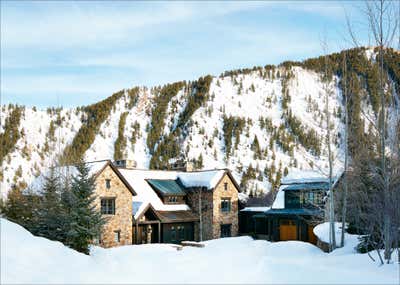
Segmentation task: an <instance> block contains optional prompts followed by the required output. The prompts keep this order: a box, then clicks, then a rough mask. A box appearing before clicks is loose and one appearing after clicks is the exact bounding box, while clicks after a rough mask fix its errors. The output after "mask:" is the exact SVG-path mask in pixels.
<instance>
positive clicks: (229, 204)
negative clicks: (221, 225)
mask: <svg viewBox="0 0 400 285" xmlns="http://www.w3.org/2000/svg"><path fill="white" fill-rule="evenodd" d="M224 203H226V205H227V208H225V207H223V205H224ZM220 206H221V212H223V213H229V212H231V210H232V201H231V198H221V204H220Z"/></svg>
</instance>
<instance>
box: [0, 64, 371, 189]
mask: <svg viewBox="0 0 400 285" xmlns="http://www.w3.org/2000/svg"><path fill="white" fill-rule="evenodd" d="M267 73H268V75H266V74H267ZM272 73H273V74H272ZM286 73H291V74H292V76H291V77H290V79H288V80H286V79H284V78H285V74H286ZM320 78H321V74H317V73H315V72H314V71H310V70H306V69H304V68H302V67H291V68H285V67H283V66H278V67H276V68H275V69H274V71H271V70H267V69H265V68H263V69H262V70H261V72H260V70H255V71H252V72H248V73H239V74H236V75H226V76H223V75H220V76H217V77H213V79H212V82H211V85H210V89H209V92H208V94H209V100H208V101H207V102H205V104H204V105H202V106H201V107H200V108H198V109H197V110H196V111H195V112H194V113H193V115H192V116H191V118H190V122H191V123H190V124H188V125H186V126H185V131H186V132H187V133H186V135H185V136H182V137H181V138H180V144H181V154H183V155H186V154H187V156H186V157H187V159H198V158H199V157H200V155H201V156H202V159H203V169H214V168H225V167H227V168H229V169H231V170H232V172H233V174H234V175H235V177H237V178H238V180H239V182H240V180H241V178H242V175H243V174H244V173H245V172H246V170H247V169H248V167H249V166H250V165H251V166H252V167H253V168H255V169H256V170H257V171H258V172H257V176H258V179H254V180H250V181H249V183H248V185H247V188H246V189H245V191H247V192H249V191H250V190H253V191H256V192H268V191H269V190H270V187H271V182H272V181H270V178H269V177H268V175H267V173H264V172H263V171H264V169H271V168H275V169H276V171H277V170H278V169H279V167H280V166H281V169H280V170H281V171H282V172H283V171H284V169H285V168H287V170H288V171H289V172H290V171H291V170H295V169H299V170H309V169H326V168H327V165H328V164H327V151H326V149H327V148H326V146H325V145H324V143H322V151H321V155H320V156H315V155H313V154H312V152H310V151H309V150H308V149H307V148H305V147H304V146H303V145H302V144H301V143H299V142H298V141H295V147H294V149H293V153H292V154H290V153H289V152H288V151H286V152H285V151H284V150H283V149H282V147H280V146H279V145H278V144H277V143H276V141H274V140H273V139H272V137H271V133H269V132H267V131H266V130H265V129H262V128H261V125H260V118H262V119H267V120H270V121H271V123H272V127H273V128H274V129H275V130H277V129H278V128H279V127H280V126H284V127H286V125H285V118H284V110H283V108H282V98H283V95H282V91H283V85H285V84H286V86H287V92H288V94H289V95H290V97H291V100H290V102H289V104H288V109H289V110H290V111H291V113H292V114H293V116H294V117H295V118H297V119H298V120H300V121H301V123H302V125H303V126H304V128H305V129H307V130H314V131H315V132H316V133H317V134H318V136H319V138H320V141H321V142H323V136H324V135H325V133H326V126H325V119H324V116H323V110H324V106H325V104H324V100H325V94H326V92H325V91H324V86H323V83H322V82H321V79H320ZM285 80H286V81H285ZM329 88H330V90H331V91H332V92H331V93H330V96H329V108H330V111H331V112H332V114H333V113H337V112H338V110H339V107H341V109H342V110H343V105H342V97H341V92H340V90H339V88H338V78H333V79H332V81H331V82H330V84H329ZM190 92H191V91H189V92H188V91H187V90H185V88H182V90H180V91H179V92H178V93H177V95H176V96H174V97H173V98H172V99H171V100H170V102H169V103H168V107H167V110H166V114H165V118H164V123H165V124H164V128H163V133H162V136H163V137H166V136H167V135H168V134H170V133H171V132H172V131H173V130H175V128H176V124H177V121H178V118H179V115H180V114H181V113H182V111H183V110H184V109H185V107H186V105H187V103H188V98H189V96H191V93H190ZM155 96H156V94H155V91H154V89H149V88H144V87H142V88H140V89H139V93H138V101H137V103H136V104H134V106H133V107H130V106H129V105H128V104H127V102H128V101H129V96H127V94H126V92H125V94H124V95H123V96H122V97H121V98H119V99H118V100H117V102H116V103H115V106H112V110H111V112H110V115H109V116H108V117H107V118H106V120H105V121H104V122H102V124H101V126H100V130H99V132H98V133H97V134H96V137H95V140H94V142H93V143H92V145H91V146H90V148H89V149H88V150H87V151H86V153H85V158H86V159H87V160H89V161H90V160H99V159H113V155H114V144H115V141H116V139H117V136H118V123H119V120H120V116H121V114H122V113H124V112H128V115H127V118H126V124H125V127H124V137H125V139H126V142H127V144H126V148H125V149H124V150H122V151H123V153H124V154H125V155H126V157H127V158H129V159H133V160H135V161H136V163H137V167H138V168H148V167H149V164H150V159H151V154H150V152H149V149H148V147H147V144H146V140H147V135H148V131H149V129H150V128H151V127H152V126H151V125H150V122H151V118H152V114H151V112H152V109H153V108H154V104H155ZM363 106H365V110H366V112H367V113H368V110H370V105H368V102H364V103H363ZM78 110H81V109H63V110H62V111H61V115H62V116H63V117H65V118H66V119H65V120H64V121H63V122H62V127H61V128H59V127H56V129H55V141H53V142H50V143H49V146H50V147H49V150H48V151H47V152H44V151H43V146H44V144H45V142H46V137H47V136H48V134H47V132H48V129H49V124H50V122H51V121H52V120H53V121H54V120H56V119H57V114H55V113H48V112H46V111H35V110H33V109H32V108H25V111H24V116H23V118H22V119H21V124H20V126H19V129H20V130H21V131H22V130H24V135H23V137H22V138H21V139H20V140H19V141H18V142H17V145H16V149H15V150H14V151H13V152H11V153H9V154H8V155H7V156H6V158H5V159H4V161H3V162H2V169H1V174H2V175H0V178H1V177H2V182H1V184H0V185H1V189H0V190H1V194H2V195H3V196H4V195H5V194H6V193H7V192H8V191H9V190H10V188H11V186H12V185H13V184H18V183H21V182H25V183H26V184H28V185H29V184H30V183H31V182H32V181H33V179H34V175H35V174H36V175H37V174H38V173H39V172H42V171H43V170H44V168H46V167H48V166H49V165H50V162H51V161H52V159H53V158H54V157H55V156H56V155H57V154H59V153H62V152H63V150H64V148H65V146H66V145H67V144H68V143H70V142H71V141H72V139H73V138H74V136H75V135H76V133H77V132H78V130H79V128H80V126H81V125H82V122H81V118H82V115H83V112H82V111H78ZM8 114H9V110H8V108H7V106H2V108H1V116H2V118H5V117H7V116H8ZM224 116H234V117H238V118H242V119H244V120H245V121H246V123H245V126H244V129H243V131H242V133H241V134H240V142H239V143H238V145H237V149H233V153H232V154H231V155H230V157H229V158H228V159H227V157H226V145H225V140H224V131H223V124H224V119H223V118H224ZM135 123H136V124H138V125H139V131H138V132H137V133H136V134H135V135H136V142H135V144H132V141H134V140H132V136H133V135H134V124H135ZM332 130H333V131H332V134H333V136H334V138H335V139H334V141H333V142H332V150H333V156H334V157H335V158H336V160H335V164H334V167H335V168H336V169H340V168H341V167H342V161H343V147H342V143H343V142H342V140H341V139H340V137H341V138H343V135H341V136H340V137H339V134H340V133H342V132H343V124H342V123H341V120H340V118H339V117H338V116H334V115H333V116H332ZM2 131H3V130H0V132H2ZM284 133H285V134H290V133H291V130H290V129H288V128H287V127H286V129H285V130H284ZM58 137H60V140H59V141H58V140H57V138H58ZM255 137H257V139H258V142H259V145H260V149H261V150H262V151H263V152H264V150H267V153H266V155H263V157H262V158H258V159H255V156H254V152H253V151H252V150H251V145H252V143H253V140H254V138H255ZM232 140H233V142H234V141H235V139H234V138H232ZM25 145H26V146H27V147H28V150H29V153H30V155H29V157H26V156H23V151H22V150H23V148H24V146H25ZM271 146H272V149H271V148H270V147H271ZM20 166H21V168H22V175H21V177H15V175H16V172H17V170H18V168H19V167H20ZM275 175H276V174H274V175H273V177H272V178H273V179H275Z"/></svg>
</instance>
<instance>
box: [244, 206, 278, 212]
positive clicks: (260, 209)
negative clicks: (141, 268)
mask: <svg viewBox="0 0 400 285" xmlns="http://www.w3.org/2000/svg"><path fill="white" fill-rule="evenodd" d="M269 209H271V207H246V208H244V209H242V210H240V211H241V212H266V211H268V210H269Z"/></svg>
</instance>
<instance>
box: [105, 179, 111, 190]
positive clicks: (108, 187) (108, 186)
mask: <svg viewBox="0 0 400 285" xmlns="http://www.w3.org/2000/svg"><path fill="white" fill-rule="evenodd" d="M106 188H107V189H110V188H111V179H106Z"/></svg>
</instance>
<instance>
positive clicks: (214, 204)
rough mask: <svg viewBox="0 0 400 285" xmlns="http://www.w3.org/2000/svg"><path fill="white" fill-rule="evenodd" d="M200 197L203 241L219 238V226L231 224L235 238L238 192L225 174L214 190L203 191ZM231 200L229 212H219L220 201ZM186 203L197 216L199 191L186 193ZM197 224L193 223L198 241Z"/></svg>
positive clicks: (237, 227)
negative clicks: (225, 184)
mask: <svg viewBox="0 0 400 285" xmlns="http://www.w3.org/2000/svg"><path fill="white" fill-rule="evenodd" d="M225 182H226V183H228V190H225V189H224V183H225ZM201 197H202V224H203V240H210V239H216V238H220V237H221V225H222V224H231V225H232V226H231V233H232V236H237V235H238V231H239V218H238V206H239V205H238V191H237V189H236V187H235V185H234V184H233V182H232V180H231V179H230V178H229V176H228V175H227V174H225V175H224V177H223V178H222V179H221V181H220V183H219V184H218V185H217V186H216V188H215V189H214V190H213V191H211V190H203V191H202V193H201ZM222 198H230V199H231V211H230V212H227V213H225V212H222V211H221V199H222ZM187 203H188V205H189V207H190V208H191V209H192V211H193V212H194V213H196V214H199V190H198V189H192V190H191V191H188V195H187ZM198 224H199V223H195V228H194V229H195V235H194V236H195V240H196V241H199V240H200V239H199V231H200V230H199V225H198Z"/></svg>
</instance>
